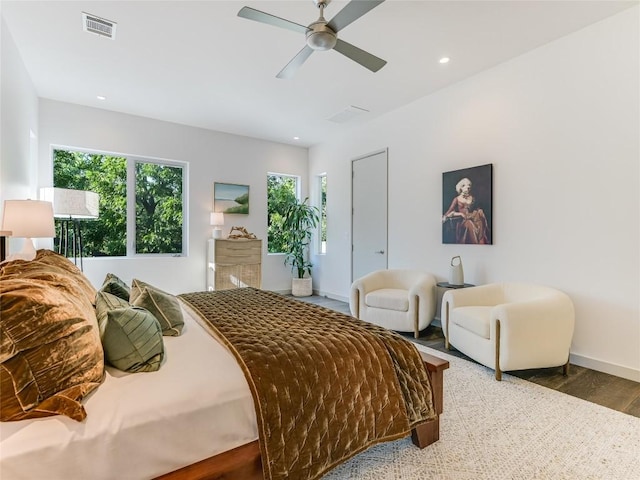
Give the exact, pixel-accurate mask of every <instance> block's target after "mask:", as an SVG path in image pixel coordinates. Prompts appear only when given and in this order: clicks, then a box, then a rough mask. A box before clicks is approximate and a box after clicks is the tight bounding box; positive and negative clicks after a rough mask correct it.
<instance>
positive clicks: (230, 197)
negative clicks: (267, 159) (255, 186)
mask: <svg viewBox="0 0 640 480" xmlns="http://www.w3.org/2000/svg"><path fill="white" fill-rule="evenodd" d="M213 211H214V212H216V213H227V214H234V213H238V214H243V215H247V214H248V213H249V185H237V184H235V183H218V182H215V183H214V184H213Z"/></svg>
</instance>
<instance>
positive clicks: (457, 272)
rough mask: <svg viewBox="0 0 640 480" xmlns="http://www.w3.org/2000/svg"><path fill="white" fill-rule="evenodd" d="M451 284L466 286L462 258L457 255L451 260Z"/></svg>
mask: <svg viewBox="0 0 640 480" xmlns="http://www.w3.org/2000/svg"><path fill="white" fill-rule="evenodd" d="M456 260H457V263H456ZM449 283H450V284H451V285H456V286H461V285H464V271H463V270H462V258H460V255H456V256H455V257H453V258H452V259H451V266H450V267H449Z"/></svg>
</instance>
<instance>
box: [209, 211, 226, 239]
mask: <svg viewBox="0 0 640 480" xmlns="http://www.w3.org/2000/svg"><path fill="white" fill-rule="evenodd" d="M210 223H211V225H212V226H213V238H222V229H221V228H220V227H222V226H223V225H224V213H220V212H211V221H210Z"/></svg>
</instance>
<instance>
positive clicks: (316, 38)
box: [307, 30, 338, 50]
mask: <svg viewBox="0 0 640 480" xmlns="http://www.w3.org/2000/svg"><path fill="white" fill-rule="evenodd" d="M337 40H338V39H337V37H336V34H335V33H333V32H329V31H314V30H311V31H309V32H308V33H307V45H309V47H311V48H312V49H314V50H331V49H332V48H333V47H335V46H336V41H337Z"/></svg>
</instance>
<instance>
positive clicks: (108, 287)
mask: <svg viewBox="0 0 640 480" xmlns="http://www.w3.org/2000/svg"><path fill="white" fill-rule="evenodd" d="M100 291H101V292H107V293H112V294H113V295H115V296H117V297H120V298H122V299H123V300H126V301H129V296H130V294H131V289H130V288H129V286H128V285H127V284H126V283H124V282H123V281H122V280H120V279H119V278H118V277H117V276H116V275H114V274H113V273H107V276H106V277H105V278H104V282H102V287H101V288H100Z"/></svg>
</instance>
